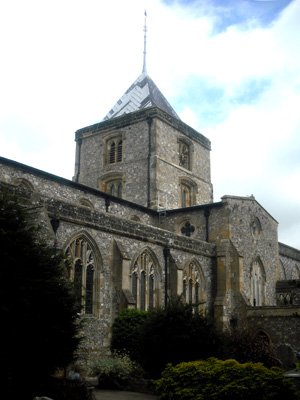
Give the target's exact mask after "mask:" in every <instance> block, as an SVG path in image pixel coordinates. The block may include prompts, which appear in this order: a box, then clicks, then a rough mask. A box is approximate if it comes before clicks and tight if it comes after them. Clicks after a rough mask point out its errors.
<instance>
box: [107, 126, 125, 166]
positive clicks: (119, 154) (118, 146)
mask: <svg viewBox="0 0 300 400" xmlns="http://www.w3.org/2000/svg"><path fill="white" fill-rule="evenodd" d="M113 144H114V148H112V145H113ZM104 149H105V151H104V157H103V160H104V165H105V166H109V165H116V164H120V163H122V162H123V161H124V134H123V133H122V132H118V133H113V134H111V135H108V136H106V137H105V138H104Z"/></svg>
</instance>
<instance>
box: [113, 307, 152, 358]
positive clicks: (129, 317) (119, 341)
mask: <svg viewBox="0 0 300 400" xmlns="http://www.w3.org/2000/svg"><path fill="white" fill-rule="evenodd" d="M148 315H149V313H148V312H147V311H138V310H128V309H125V310H122V311H121V312H120V314H119V315H118V317H117V318H116V319H115V321H114V323H113V326H112V340H111V349H112V351H117V352H121V353H122V352H124V351H125V352H126V353H127V354H128V355H129V357H130V358H131V359H132V360H135V361H137V362H140V360H141V358H142V340H141V338H142V332H143V327H144V325H145V322H146V320H147V317H148Z"/></svg>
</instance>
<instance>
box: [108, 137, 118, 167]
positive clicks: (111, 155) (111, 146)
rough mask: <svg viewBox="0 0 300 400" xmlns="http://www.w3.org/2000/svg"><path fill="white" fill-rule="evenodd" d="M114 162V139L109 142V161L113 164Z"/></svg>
mask: <svg viewBox="0 0 300 400" xmlns="http://www.w3.org/2000/svg"><path fill="white" fill-rule="evenodd" d="M115 162H116V144H115V142H114V141H112V142H111V143H110V149H109V163H110V164H114V163H115Z"/></svg>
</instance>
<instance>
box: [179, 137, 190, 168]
mask: <svg viewBox="0 0 300 400" xmlns="http://www.w3.org/2000/svg"><path fill="white" fill-rule="evenodd" d="M178 143H179V149H178V155H179V159H178V162H179V165H180V167H183V168H186V169H190V164H191V160H190V146H189V145H188V144H187V143H185V142H183V141H181V140H179V142H178Z"/></svg>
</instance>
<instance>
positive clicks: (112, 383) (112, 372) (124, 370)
mask: <svg viewBox="0 0 300 400" xmlns="http://www.w3.org/2000/svg"><path fill="white" fill-rule="evenodd" d="M90 375H92V376H97V377H98V386H99V387H100V388H102V389H125V388H126V387H127V386H128V385H129V381H130V379H133V378H139V379H140V378H142V377H143V375H144V371H143V369H142V368H141V367H140V366H139V365H138V364H137V363H136V362H134V361H132V360H131V359H130V357H129V356H128V355H127V354H124V353H123V354H122V353H118V352H114V354H113V355H112V356H110V357H109V356H108V357H101V358H99V359H98V360H95V361H94V362H93V364H92V366H91V368H90Z"/></svg>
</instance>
